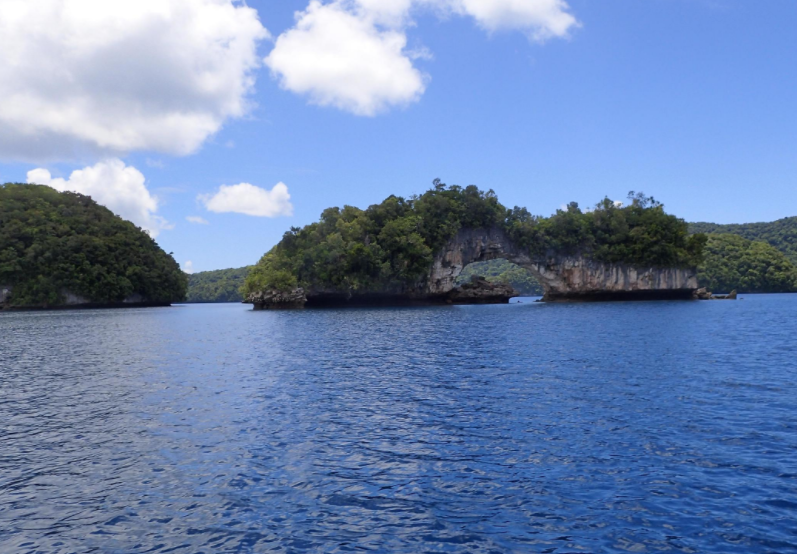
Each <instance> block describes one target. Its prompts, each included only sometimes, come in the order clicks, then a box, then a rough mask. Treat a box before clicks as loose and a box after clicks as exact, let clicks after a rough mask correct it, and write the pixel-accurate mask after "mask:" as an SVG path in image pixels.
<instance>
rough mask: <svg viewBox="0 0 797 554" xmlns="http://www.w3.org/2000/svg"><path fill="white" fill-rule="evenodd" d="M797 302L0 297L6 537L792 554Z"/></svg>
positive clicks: (68, 548) (260, 547) (140, 546)
mask: <svg viewBox="0 0 797 554" xmlns="http://www.w3.org/2000/svg"><path fill="white" fill-rule="evenodd" d="M795 315H797V296H781V295H773V296H759V297H747V298H746V299H745V300H744V301H741V302H727V303H726V302H717V303H689V302H672V303H668V302H663V303H639V304H636V303H631V304H591V305H561V306H548V305H533V304H530V303H524V304H520V305H510V306H478V307H448V308H447V307H440V308H430V309H425V308H420V309H409V308H408V309H374V310H371V309H362V310H349V311H342V310H328V311H304V312H279V313H269V312H265V313H263V312H258V313H254V312H251V311H248V309H247V308H246V307H242V306H237V305H221V306H190V307H177V308H173V309H153V310H120V311H86V312H57V313H45V312H42V313H24V314H23V313H6V314H1V315H0V337H1V338H2V344H3V356H2V358H0V552H3V553H6V552H8V553H14V554H15V553H24V554H28V553H30V554H33V553H47V554H60V553H64V554H71V553H84V552H85V553H89V552H102V553H120V554H121V553H125V554H128V553H134V554H138V553H142V554H143V553H158V554H165V553H170V552H178V553H192V554H193V553H197V554H200V553H208V554H210V553H220V552H230V553H232V552H235V553H238V552H241V553H250V552H251V553H256V552H257V553H259V552H277V553H280V552H282V553H286V554H287V553H299V552H301V553H304V552H309V553H330V552H332V553H338V552H340V553H344V552H345V553H348V552H364V551H365V552H368V551H370V552H398V553H400V552H407V553H410V552H429V553H438V552H439V553H450V552H468V553H470V552H474V553H499V552H500V553H504V552H523V553H525V552H546V553H556V554H572V553H577V552H594V553H602V552H607V553H608V552H699V553H717V554H719V553H722V554H733V553H745V554H750V553H787V552H797V457H795V455H794V453H795V452H797V357H795V355H794V354H795V351H796V350H797V348H795V342H794V337H795V336H797V318H796V317H795Z"/></svg>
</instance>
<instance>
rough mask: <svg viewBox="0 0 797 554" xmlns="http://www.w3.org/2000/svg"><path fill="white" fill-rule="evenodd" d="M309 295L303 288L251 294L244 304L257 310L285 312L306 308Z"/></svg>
mask: <svg viewBox="0 0 797 554" xmlns="http://www.w3.org/2000/svg"><path fill="white" fill-rule="evenodd" d="M306 303H307V295H306V294H305V292H304V289H302V288H296V289H293V290H289V291H279V290H267V291H263V292H255V293H252V294H250V295H249V296H247V297H246V299H245V300H244V304H254V305H255V310H285V309H296V308H304V305H305V304H306Z"/></svg>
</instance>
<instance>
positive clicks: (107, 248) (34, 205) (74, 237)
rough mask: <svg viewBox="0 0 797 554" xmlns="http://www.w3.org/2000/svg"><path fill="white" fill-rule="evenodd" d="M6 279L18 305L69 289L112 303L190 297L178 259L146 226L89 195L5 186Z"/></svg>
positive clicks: (59, 296)
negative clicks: (145, 228)
mask: <svg viewBox="0 0 797 554" xmlns="http://www.w3.org/2000/svg"><path fill="white" fill-rule="evenodd" d="M0 285H3V286H11V287H12V295H11V304H12V305H15V306H57V305H59V304H61V303H62V302H64V297H65V294H66V293H71V294H74V295H79V296H81V297H83V298H85V299H87V300H88V301H90V302H92V303H98V304H105V303H108V304H111V303H118V302H122V301H124V300H125V299H128V298H130V297H133V296H138V297H141V298H142V299H143V300H145V301H147V302H152V303H170V302H176V301H180V300H182V299H183V298H184V297H185V292H186V277H185V274H184V273H183V272H182V271H181V270H180V267H179V266H178V264H177V262H175V260H174V258H172V256H171V255H169V254H167V253H166V252H164V251H163V250H161V248H160V247H159V246H158V244H157V243H156V242H155V241H154V240H153V239H152V238H151V237H150V236H149V235H148V234H147V233H146V232H144V231H143V230H141V229H139V228H138V227H136V226H135V225H133V224H132V223H130V222H129V221H125V220H123V219H121V218H120V217H118V216H116V215H114V214H113V213H112V212H111V211H110V210H108V209H107V208H104V207H102V206H100V205H98V204H97V203H96V202H94V201H93V200H92V199H91V198H89V197H88V196H83V195H81V194H75V193H71V192H58V191H56V190H54V189H52V188H50V187H46V186H40V185H22V184H6V185H2V186H0Z"/></svg>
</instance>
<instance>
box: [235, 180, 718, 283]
mask: <svg viewBox="0 0 797 554" xmlns="http://www.w3.org/2000/svg"><path fill="white" fill-rule="evenodd" d="M492 227H499V228H501V229H503V230H504V231H506V232H507V233H508V234H509V236H510V237H511V238H512V239H513V240H514V241H516V242H517V243H518V244H519V245H521V246H522V247H524V248H526V249H528V251H529V252H530V253H531V254H532V255H536V256H539V257H545V256H548V255H554V254H579V255H584V256H588V257H591V258H594V259H597V260H599V261H604V262H611V263H624V264H629V265H636V266H646V267H693V266H695V265H697V264H698V263H699V262H700V261H701V255H702V248H703V245H704V244H705V237H704V236H702V235H695V236H690V235H689V234H688V232H687V224H686V223H685V222H684V221H683V220H681V219H678V218H676V217H675V216H672V215H669V214H667V213H665V211H664V208H663V206H662V205H661V204H660V203H658V202H656V201H655V200H654V199H652V198H648V197H645V196H644V195H641V194H640V195H634V196H633V198H632V202H631V204H630V205H629V206H628V207H626V208H622V207H619V206H616V205H615V204H614V203H613V202H612V201H610V200H608V199H606V200H604V201H603V202H601V203H600V204H598V205H597V206H596V207H595V209H593V210H590V211H586V212H583V211H581V210H580V209H579V208H578V205H577V204H575V203H571V204H570V205H569V206H568V208H567V210H559V211H557V213H556V214H555V215H553V216H552V217H549V218H543V217H538V216H532V215H531V214H530V213H529V212H528V210H526V209H525V208H518V207H515V208H513V209H509V210H508V209H506V208H505V207H504V206H502V205H501V204H500V203H499V202H498V198H497V197H496V195H495V193H494V192H493V191H491V190H490V191H487V192H484V191H481V190H479V189H478V188H477V187H475V186H472V185H471V186H468V187H464V188H463V187H459V186H456V185H454V186H446V185H445V184H443V183H441V182H440V181H439V179H436V180H435V182H434V186H433V188H432V189H430V190H429V191H427V192H425V193H424V194H422V195H420V196H413V197H411V198H409V199H404V198H401V197H397V196H390V197H389V198H387V199H386V200H385V201H384V202H382V203H381V204H375V205H373V206H370V207H369V208H368V209H366V210H361V209H359V208H355V207H352V206H344V207H343V209H340V208H328V209H327V210H324V212H323V213H322V214H321V220H320V221H318V222H316V223H312V224H310V225H308V226H306V227H303V228H296V227H294V228H292V229H291V230H290V231H289V232H287V233H286V234H285V235H284V237H283V239H282V241H281V242H280V243H279V244H278V245H277V246H275V247H274V248H273V249H272V250H271V251H270V252H268V253H267V254H266V255H265V256H264V257H263V258H262V259H261V260H260V262H259V263H258V264H257V265H256V266H255V267H254V269H253V270H252V272H251V273H250V274H249V276H248V277H247V279H246V283H245V286H244V290H245V292H246V293H250V292H255V291H259V290H265V289H274V290H288V289H290V288H293V287H297V286H301V287H303V288H305V289H308V290H336V291H351V292H352V293H354V292H360V293H363V292H391V291H401V290H406V289H407V288H409V287H413V286H415V285H418V284H419V283H421V282H422V281H423V279H424V278H425V276H426V275H427V274H428V271H429V268H430V266H431V264H432V261H433V258H434V255H435V253H436V252H438V251H439V250H440V249H441V248H442V247H443V246H444V245H445V244H446V242H447V241H448V240H449V239H451V238H452V237H453V236H454V235H455V234H456V233H457V232H458V231H459V230H460V229H463V228H474V229H478V228H492Z"/></svg>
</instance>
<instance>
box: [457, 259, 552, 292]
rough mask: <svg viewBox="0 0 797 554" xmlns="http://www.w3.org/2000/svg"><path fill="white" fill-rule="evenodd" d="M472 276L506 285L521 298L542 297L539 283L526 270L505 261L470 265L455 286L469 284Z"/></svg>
mask: <svg viewBox="0 0 797 554" xmlns="http://www.w3.org/2000/svg"><path fill="white" fill-rule="evenodd" d="M474 275H480V276H482V277H484V278H486V279H487V280H488V281H492V282H494V283H508V284H510V285H512V288H514V289H515V290H516V291H518V293H520V295H521V296H542V295H543V294H544V291H543V290H542V286H541V285H540V283H539V281H537V279H535V278H534V276H533V275H532V274H531V273H530V272H529V271H528V270H526V269H523V268H522V267H520V266H519V265H515V264H513V263H512V262H510V261H507V260H503V259H498V260H491V261H489V262H476V263H473V264H470V265H469V266H467V267H466V268H465V269H463V270H462V273H461V274H460V276H459V278H458V279H457V284H458V285H461V284H463V283H467V282H469V281H470V279H471V277H473V276H474Z"/></svg>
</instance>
